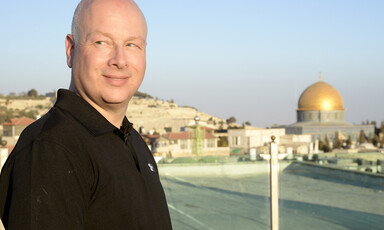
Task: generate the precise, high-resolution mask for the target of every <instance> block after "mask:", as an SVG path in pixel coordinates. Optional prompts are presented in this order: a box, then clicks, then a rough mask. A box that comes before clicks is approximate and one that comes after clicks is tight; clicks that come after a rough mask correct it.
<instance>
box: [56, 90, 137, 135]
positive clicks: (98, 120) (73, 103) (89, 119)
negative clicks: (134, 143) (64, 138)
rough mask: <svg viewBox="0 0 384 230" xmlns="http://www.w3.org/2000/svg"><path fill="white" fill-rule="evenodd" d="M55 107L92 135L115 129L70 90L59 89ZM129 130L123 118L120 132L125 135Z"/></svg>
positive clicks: (128, 125) (125, 119)
mask: <svg viewBox="0 0 384 230" xmlns="http://www.w3.org/2000/svg"><path fill="white" fill-rule="evenodd" d="M55 107H59V108H61V109H63V110H65V111H66V112H68V113H70V114H71V115H72V116H73V117H74V118H75V119H76V120H78V121H79V122H80V123H81V124H82V125H83V126H84V127H86V128H87V129H88V130H89V131H90V132H91V133H93V134H94V135H101V134H104V133H107V132H111V131H114V130H116V129H117V128H116V127H115V126H114V125H112V124H111V123H110V122H109V121H108V120H107V119H106V118H105V117H104V116H103V115H101V114H100V113H99V112H98V111H97V110H96V109H95V108H93V107H92V106H91V105H90V104H89V103H88V102H86V101H85V100H84V99H83V98H81V97H80V96H78V95H77V94H75V93H74V92H72V91H70V90H66V89H59V91H58V92H57V101H56V104H55ZM131 128H132V123H130V122H129V121H128V119H127V118H126V117H124V120H123V124H122V126H121V128H120V130H121V131H122V132H123V133H126V132H129V131H130V129H131Z"/></svg>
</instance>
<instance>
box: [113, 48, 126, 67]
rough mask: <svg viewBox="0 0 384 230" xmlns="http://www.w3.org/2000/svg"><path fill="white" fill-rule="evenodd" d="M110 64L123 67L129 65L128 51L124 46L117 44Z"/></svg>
mask: <svg viewBox="0 0 384 230" xmlns="http://www.w3.org/2000/svg"><path fill="white" fill-rule="evenodd" d="M110 65H112V66H115V67H117V68H118V69H123V68H126V67H127V66H128V59H127V52H126V50H124V47H121V46H115V47H114V49H113V53H112V57H111V59H110Z"/></svg>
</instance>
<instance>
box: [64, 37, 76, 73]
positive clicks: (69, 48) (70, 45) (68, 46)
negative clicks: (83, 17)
mask: <svg viewBox="0 0 384 230" xmlns="http://www.w3.org/2000/svg"><path fill="white" fill-rule="evenodd" d="M74 51H75V40H73V36H72V34H67V37H65V53H66V54H67V65H68V67H69V68H72V59H73V53H74Z"/></svg>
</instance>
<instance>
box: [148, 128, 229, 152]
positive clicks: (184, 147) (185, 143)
mask: <svg viewBox="0 0 384 230" xmlns="http://www.w3.org/2000/svg"><path fill="white" fill-rule="evenodd" d="M202 131H203V132H204V133H203V135H204V136H203V138H202V150H203V153H202V155H224V154H227V155H228V148H219V147H217V139H218V138H217V137H216V136H215V135H213V134H212V133H210V132H208V131H206V130H205V129H202ZM194 141H195V140H194V138H193V132H191V131H186V132H172V133H165V134H163V135H161V136H160V137H159V138H158V139H157V140H156V141H154V145H153V147H152V151H153V152H154V154H155V155H160V156H164V157H181V156H197V155H196V153H194V151H193V150H194V148H193V145H194Z"/></svg>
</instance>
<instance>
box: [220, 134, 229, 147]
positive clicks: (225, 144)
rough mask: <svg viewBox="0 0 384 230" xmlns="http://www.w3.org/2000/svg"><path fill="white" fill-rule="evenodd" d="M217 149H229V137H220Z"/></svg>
mask: <svg viewBox="0 0 384 230" xmlns="http://www.w3.org/2000/svg"><path fill="white" fill-rule="evenodd" d="M217 147H228V137H226V136H221V137H219V140H218V141H217Z"/></svg>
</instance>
